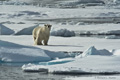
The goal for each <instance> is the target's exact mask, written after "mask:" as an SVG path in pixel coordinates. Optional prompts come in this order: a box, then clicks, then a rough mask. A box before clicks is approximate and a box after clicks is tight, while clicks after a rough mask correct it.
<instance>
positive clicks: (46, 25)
mask: <svg viewBox="0 0 120 80" xmlns="http://www.w3.org/2000/svg"><path fill="white" fill-rule="evenodd" d="M44 26H45V28H48V29H49V30H51V27H52V25H50V24H45V25H44Z"/></svg>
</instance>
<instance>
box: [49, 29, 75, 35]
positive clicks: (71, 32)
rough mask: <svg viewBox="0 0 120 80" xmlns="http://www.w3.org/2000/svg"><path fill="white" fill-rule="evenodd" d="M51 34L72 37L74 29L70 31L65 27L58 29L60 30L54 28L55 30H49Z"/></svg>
mask: <svg viewBox="0 0 120 80" xmlns="http://www.w3.org/2000/svg"><path fill="white" fill-rule="evenodd" d="M51 35H52V36H62V37H72V36H75V32H74V31H70V30H67V29H60V30H56V31H54V30H53V31H51Z"/></svg>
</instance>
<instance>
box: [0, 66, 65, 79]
mask: <svg viewBox="0 0 120 80" xmlns="http://www.w3.org/2000/svg"><path fill="white" fill-rule="evenodd" d="M63 78H65V75H53V74H46V73H27V72H23V71H22V68H21V67H18V66H17V67H16V66H14V67H13V66H0V80H62V79H63Z"/></svg>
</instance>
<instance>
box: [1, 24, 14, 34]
mask: <svg viewBox="0 0 120 80" xmlns="http://www.w3.org/2000/svg"><path fill="white" fill-rule="evenodd" d="M11 34H14V30H12V29H10V28H8V27H6V26H4V25H2V24H0V35H11Z"/></svg>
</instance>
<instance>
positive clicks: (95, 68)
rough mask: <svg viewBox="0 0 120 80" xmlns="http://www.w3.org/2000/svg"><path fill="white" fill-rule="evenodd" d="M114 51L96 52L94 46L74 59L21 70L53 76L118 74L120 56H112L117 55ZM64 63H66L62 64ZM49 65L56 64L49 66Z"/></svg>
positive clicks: (32, 65) (29, 65)
mask: <svg viewBox="0 0 120 80" xmlns="http://www.w3.org/2000/svg"><path fill="white" fill-rule="evenodd" d="M115 51H117V52H115ZM115 51H113V52H112V53H111V52H109V51H108V50H105V49H103V50H97V49H96V48H95V47H94V46H91V47H90V48H88V49H87V50H86V51H84V52H83V53H82V54H81V55H79V56H76V57H75V58H71V59H70V58H69V59H67V58H64V59H57V60H54V61H50V62H48V65H43V64H38V65H34V64H28V65H23V66H22V69H23V70H24V71H39V72H48V73H54V74H81V73H82V74H84V73H85V74H87V73H98V74H99V73H106V74H107V73H111V74H113V73H120V67H119V66H120V63H119V60H120V56H115V55H114V53H119V50H115ZM81 56H82V57H81ZM59 61H60V62H59ZM65 61H68V62H66V63H64V62H65ZM62 62H63V63H62ZM49 63H58V64H52V65H49ZM113 67H114V68H113Z"/></svg>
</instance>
